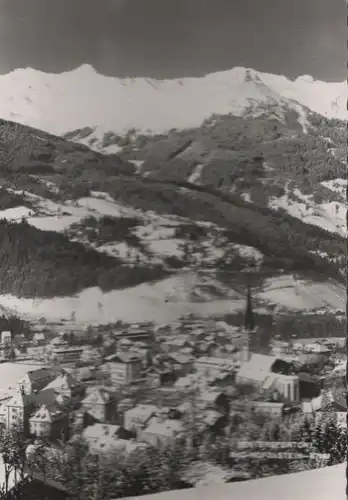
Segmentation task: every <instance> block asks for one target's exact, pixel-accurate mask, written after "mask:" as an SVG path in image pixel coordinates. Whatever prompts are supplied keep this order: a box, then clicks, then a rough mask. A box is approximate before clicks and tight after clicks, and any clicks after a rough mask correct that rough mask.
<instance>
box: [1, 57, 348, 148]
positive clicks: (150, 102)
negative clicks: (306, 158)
mask: <svg viewBox="0 0 348 500" xmlns="http://www.w3.org/2000/svg"><path fill="white" fill-rule="evenodd" d="M346 97H347V91H346V84H345V82H341V83H325V82H319V81H313V79H311V78H310V77H306V76H304V77H301V78H298V79H297V80H294V81H291V80H289V79H287V78H285V77H283V76H278V75H270V74H266V73H260V72H256V71H254V70H251V69H246V68H241V67H236V68H233V69H231V70H230V71H223V72H218V73H213V74H208V75H206V76H205V77H203V78H183V79H177V80H162V81H159V80H150V79H146V78H135V79H119V78H113V77H105V76H103V75H100V74H98V73H97V72H96V71H95V70H94V69H93V68H92V67H91V66H88V65H83V66H81V67H79V68H77V69H75V70H73V71H70V72H66V73H62V74H58V75H54V74H46V73H42V72H40V71H36V70H33V69H31V68H26V69H17V70H15V71H13V72H11V73H9V74H6V75H2V76H0V116H1V117H3V118H4V119H8V120H13V121H18V122H21V123H24V124H27V125H31V126H34V127H37V128H40V129H43V130H46V131H48V132H51V133H54V134H58V135H60V134H65V133H67V132H71V131H74V130H75V131H76V132H75V133H71V134H69V137H70V138H71V139H73V140H77V141H80V142H82V143H85V144H88V145H89V146H92V147H93V148H95V149H103V150H104V151H105V152H109V153H116V152H117V151H118V149H117V146H115V144H112V145H109V146H108V147H107V146H106V144H107V142H108V140H107V139H108V136H107V133H108V132H111V133H112V134H116V135H117V134H118V135H125V134H126V133H127V131H129V130H134V129H135V130H136V131H137V132H138V133H139V134H148V133H163V132H166V131H168V130H170V129H172V128H177V129H183V128H188V127H197V126H199V125H200V124H201V123H202V122H203V120H205V119H207V118H209V117H210V116H211V115H212V114H228V113H232V114H234V115H237V116H241V115H244V114H245V113H249V114H250V113H252V114H253V115H258V114H260V113H262V112H264V110H265V109H268V110H269V109H270V108H272V110H273V112H274V113H275V114H276V115H277V116H279V117H280V118H282V115H283V114H284V112H286V111H288V110H292V111H293V112H295V113H296V114H297V116H298V121H299V123H300V124H301V126H302V127H303V128H304V129H305V130H306V128H307V127H308V121H307V115H308V112H309V110H311V111H313V112H315V113H318V114H320V115H323V116H325V117H328V118H339V119H342V120H344V119H346V105H345V104H346Z"/></svg>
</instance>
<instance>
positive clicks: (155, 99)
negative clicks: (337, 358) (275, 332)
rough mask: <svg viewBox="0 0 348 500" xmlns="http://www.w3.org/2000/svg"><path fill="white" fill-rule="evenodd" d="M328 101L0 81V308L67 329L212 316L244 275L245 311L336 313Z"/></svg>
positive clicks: (28, 76) (341, 297)
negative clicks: (249, 284) (251, 302)
mask: <svg viewBox="0 0 348 500" xmlns="http://www.w3.org/2000/svg"><path fill="white" fill-rule="evenodd" d="M310 89H312V90H310ZM344 95H345V84H326V83H322V82H313V81H310V79H308V78H305V77H303V78H300V79H298V80H296V81H294V82H291V81H289V80H287V79H286V78H284V77H280V76H275V75H266V74H261V73H257V72H255V71H253V70H247V69H244V68H234V69H233V70H231V71H229V72H223V73H216V74H213V75H207V76H206V77H205V78H200V79H183V80H180V81H178V80H175V81H163V82H155V81H149V80H145V79H135V80H122V81H121V80H118V79H114V78H106V77H104V76H102V75H98V74H97V73H96V72H95V71H94V70H93V69H92V68H90V67H88V66H83V67H81V68H78V69H77V70H75V71H72V72H69V73H64V74H61V75H45V74H43V73H40V72H37V71H34V70H31V69H24V70H17V71H15V72H12V73H10V74H9V75H4V76H0V116H2V118H4V119H3V120H1V121H0V165H1V167H0V185H1V186H2V188H1V189H0V237H2V238H3V241H4V244H3V245H2V248H1V249H0V254H1V255H0V258H1V259H2V262H3V266H2V268H0V307H3V308H5V310H6V311H15V312H17V313H19V314H24V315H25V316H31V317H36V318H38V317H45V318H46V319H48V320H50V321H60V320H62V319H64V320H65V321H71V322H73V323H74V322H79V323H88V322H91V321H93V322H97V323H108V322H114V321H117V320H119V319H121V320H123V321H128V320H137V321H151V320H152V321H155V322H159V323H163V322H168V321H172V320H175V319H177V318H179V317H181V316H183V315H187V314H195V315H199V316H206V315H208V316H212V315H224V314H226V313H229V312H236V311H239V310H241V308H242V307H244V300H245V297H244V294H245V284H246V280H247V278H246V272H247V271H252V276H253V278H252V279H253V280H254V282H253V287H254V295H255V301H256V307H258V308H261V309H263V310H272V308H274V306H275V305H278V306H279V307H280V308H282V309H283V310H285V311H303V312H304V311H317V310H321V311H324V312H325V311H326V312H328V311H335V310H341V309H344V302H345V290H344V286H343V281H344V269H345V267H344V265H345V264H344V263H345V253H346V247H345V235H346V231H345V229H346V228H345V196H344V187H345V186H346V178H345V176H346V164H345V155H344V147H345V134H346V129H345V123H344V122H343V121H342V120H341V121H339V120H337V118H340V119H342V118H343V117H344V114H345V106H343V107H341V105H340V103H341V101H342V99H343V97H342V96H344ZM342 110H343V111H344V112H343V111H342ZM316 113H319V114H316ZM6 118H10V119H11V120H12V122H7V121H6ZM13 122H17V123H13ZM19 123H23V124H28V125H30V127H33V126H36V127H39V128H40V129H41V130H38V129H34V128H30V127H28V126H25V125H19ZM173 128H174V130H172V129H173ZM74 129H79V130H75V132H74ZM43 130H45V131H46V132H49V133H57V134H59V135H60V137H57V136H54V135H50V134H49V133H46V132H44V131H43ZM132 130H133V131H132ZM71 131H73V132H71ZM63 135H64V136H65V137H62V136H63ZM76 142H79V144H76ZM101 152H104V153H107V154H106V155H105V154H101ZM24 249H25V251H24ZM249 279H250V278H249Z"/></svg>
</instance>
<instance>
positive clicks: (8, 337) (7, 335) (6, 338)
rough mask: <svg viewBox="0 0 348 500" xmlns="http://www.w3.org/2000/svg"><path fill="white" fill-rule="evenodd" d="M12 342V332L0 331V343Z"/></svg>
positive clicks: (4, 344) (7, 343) (8, 343)
mask: <svg viewBox="0 0 348 500" xmlns="http://www.w3.org/2000/svg"><path fill="white" fill-rule="evenodd" d="M11 343H12V333H11V332H10V331H3V332H1V344H2V345H3V346H6V345H10V344H11Z"/></svg>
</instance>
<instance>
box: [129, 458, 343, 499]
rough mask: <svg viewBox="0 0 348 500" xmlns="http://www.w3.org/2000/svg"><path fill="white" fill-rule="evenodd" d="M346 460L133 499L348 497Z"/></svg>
mask: <svg viewBox="0 0 348 500" xmlns="http://www.w3.org/2000/svg"><path fill="white" fill-rule="evenodd" d="M345 489H346V464H342V465H334V466H332V467H325V468H322V469H315V470H311V471H308V472H298V473H295V474H286V475H281V476H273V477H269V478H265V479H255V480H251V481H245V482H239V483H234V484H224V485H215V486H213V485H212V486H207V487H201V488H193V489H190V490H180V491H171V492H168V493H159V494H155V495H145V496H141V497H134V498H133V497H132V498H129V500H178V499H179V498H180V500H213V499H214V500H251V499H254V498H257V499H258V500H309V499H313V500H346V498H347V497H346V494H345Z"/></svg>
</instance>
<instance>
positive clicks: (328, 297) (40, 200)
mask: <svg viewBox="0 0 348 500" xmlns="http://www.w3.org/2000/svg"><path fill="white" fill-rule="evenodd" d="M49 187H50V189H51V188H52V184H51V183H50V184H49ZM7 189H8V191H9V193H10V194H12V195H13V196H17V197H18V205H17V207H13V208H11V209H7V210H3V211H2V212H0V218H1V219H5V220H7V221H8V222H12V223H15V224H21V223H23V222H22V221H23V220H25V221H26V222H27V223H28V224H29V226H31V227H33V228H36V229H39V230H40V231H44V232H46V233H48V235H49V234H51V232H57V233H60V234H62V235H63V234H64V235H66V236H67V237H68V238H69V239H70V240H71V241H79V242H82V243H83V244H84V245H85V246H87V247H91V248H93V249H95V250H97V251H98V252H101V253H107V254H110V255H113V256H116V257H117V258H121V260H122V261H123V262H124V263H127V265H129V266H131V267H132V266H134V267H135V269H137V267H138V266H140V265H141V266H144V265H145V266H148V267H149V268H151V266H152V265H153V264H154V263H155V264H157V265H161V266H164V267H165V268H167V269H170V268H171V271H170V274H169V275H168V276H167V277H164V278H162V279H157V280H155V281H151V280H149V281H148V282H145V283H142V284H139V285H136V286H125V287H123V288H122V289H115V290H112V289H111V290H109V291H105V290H104V291H103V290H102V289H101V288H100V287H98V286H94V287H86V288H84V289H83V290H82V291H80V292H78V293H75V294H71V293H60V294H59V296H58V295H57V296H56V297H45V296H37V297H35V296H33V297H20V296H18V295H16V294H14V293H2V294H1V295H0V305H1V307H2V308H3V309H4V310H5V311H7V312H9V313H15V314H19V315H20V316H24V317H25V318H27V319H36V320H37V319H40V318H45V319H46V320H47V321H50V322H57V321H58V322H59V321H68V322H69V321H70V322H73V323H74V322H77V323H78V324H80V325H81V324H82V325H83V324H90V323H96V324H107V323H110V322H116V321H119V320H122V321H124V322H131V321H137V322H146V321H153V322H155V323H158V324H161V323H168V322H171V321H175V320H177V319H179V318H180V317H183V316H186V315H188V314H194V315H196V316H201V317H211V316H214V315H218V316H219V315H225V314H228V313H231V312H236V313H237V312H239V311H241V310H243V308H244V305H245V296H244V295H245V278H243V274H244V272H245V271H247V270H248V269H249V270H250V269H253V270H254V272H255V273H256V276H258V278H257V280H258V282H257V283H255V292H254V296H255V305H256V307H257V308H260V309H262V310H269V311H271V310H272V308H273V307H274V306H275V305H277V306H278V308H279V309H281V310H283V311H290V312H291V311H317V310H324V311H336V310H343V309H344V305H345V289H344V286H343V284H342V285H340V284H338V283H337V282H335V281H333V280H330V279H325V278H322V279H321V280H320V281H319V282H316V281H315V280H314V281H313V279H311V277H310V276H309V275H308V276H307V278H304V279H298V277H295V275H294V274H293V273H289V274H285V275H284V274H283V273H282V272H281V270H277V269H272V268H269V266H268V265H265V262H264V261H265V258H266V256H265V255H263V254H262V252H261V251H260V250H258V249H257V248H255V247H253V246H248V245H242V244H240V243H236V242H235V241H233V238H231V236H226V233H225V230H224V228H223V227H219V226H217V225H216V224H213V223H210V222H204V221H202V220H198V221H196V222H194V221H193V220H192V218H191V219H188V218H184V217H179V216H173V215H169V214H168V215H165V214H156V212H153V211H144V210H140V209H135V208H133V207H132V206H127V205H122V204H120V203H118V202H116V201H115V200H113V199H112V198H111V196H110V195H109V194H108V193H103V192H97V191H91V192H90V194H89V196H88V197H83V198H78V199H75V200H68V199H67V200H61V201H59V200H56V201H53V200H50V199H49V198H44V197H42V196H39V195H37V194H33V193H30V192H26V191H23V190H11V189H10V188H7ZM48 192H51V191H48ZM61 196H62V197H63V196H64V195H63V194H61ZM0 202H1V196H0ZM26 205H29V206H30V208H28V207H27V206H26ZM105 217H107V218H109V222H110V221H111V222H112V226H113V227H117V225H118V224H119V223H120V224H121V227H122V224H124V223H125V222H126V221H132V222H134V224H133V223H132V224H131V226H130V229H131V230H130V232H127V233H124V232H123V233H118V234H116V235H115V233H112V234H111V235H110V234H109V233H108V229H110V226H108V225H106V226H103V225H99V226H98V221H99V222H100V221H103V220H104V218H105ZM199 219H201V217H199ZM117 221H118V222H117ZM95 227H97V228H99V229H98V230H97V232H93V231H92V232H90V231H91V230H93V228H95ZM188 228H189V231H191V234H197V237H198V239H197V240H196V241H195V240H193V241H191V242H189V243H188V240H187V238H186V236H185V235H186V231H187V230H188ZM103 231H104V233H105V235H103ZM131 236H132V237H131ZM48 241H49V240H48ZM105 241H107V242H106V243H105ZM325 259H326V257H325ZM267 260H268V261H269V258H268V259H267ZM229 262H230V265H231V266H232V267H231V268H229V267H228V265H229ZM222 263H223V265H224V266H225V268H222V269H221V273H220V272H219V269H220V268H221V265H222ZM174 264H175V268H172V267H171V266H173V265H174ZM52 265H53V266H54V267H55V262H52ZM226 266H227V267H226ZM273 266H274V263H273ZM45 267H47V264H45ZM42 272H43V270H42V271H41V274H42ZM226 275H227V278H231V279H230V280H229V279H227V280H226ZM37 279H38V280H39V279H40V277H39V276H37Z"/></svg>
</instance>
